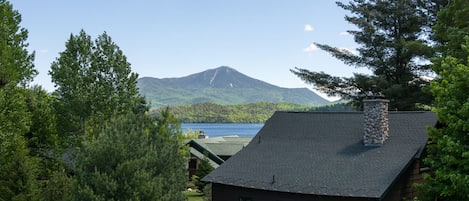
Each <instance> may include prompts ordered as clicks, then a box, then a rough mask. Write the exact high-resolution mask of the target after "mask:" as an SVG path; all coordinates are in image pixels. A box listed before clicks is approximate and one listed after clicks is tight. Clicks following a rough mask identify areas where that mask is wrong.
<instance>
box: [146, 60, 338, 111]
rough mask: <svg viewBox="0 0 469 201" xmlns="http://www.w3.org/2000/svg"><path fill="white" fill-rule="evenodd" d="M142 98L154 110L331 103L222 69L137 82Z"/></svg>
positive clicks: (301, 90) (315, 96)
mask: <svg viewBox="0 0 469 201" xmlns="http://www.w3.org/2000/svg"><path fill="white" fill-rule="evenodd" d="M137 86H138V87H139V89H140V94H142V95H143V96H145V97H146V98H147V101H148V102H150V104H151V106H152V107H153V108H158V107H162V106H168V105H169V106H174V105H187V104H194V103H202V102H211V103H216V104H222V105H234V104H245V103H254V102H272V103H279V102H285V103H295V104H302V105H311V106H312V105H324V104H327V103H329V102H328V101H327V100H326V99H324V98H322V97H320V96H318V95H317V94H316V93H314V92H313V91H311V90H309V89H307V88H282V87H278V86H275V85H272V84H269V83H267V82H264V81H261V80H258V79H254V78H251V77H249V76H246V75H244V74H242V73H240V72H238V71H237V70H235V69H233V68H230V67H226V66H222V67H218V68H214V69H209V70H206V71H203V72H200V73H195V74H192V75H188V76H185V77H180V78H162V79H160V78H152V77H143V78H140V79H138V82H137Z"/></svg>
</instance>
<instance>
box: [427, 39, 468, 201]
mask: <svg viewBox="0 0 469 201" xmlns="http://www.w3.org/2000/svg"><path fill="white" fill-rule="evenodd" d="M466 41H467V42H466V45H465V47H464V49H465V52H466V54H467V53H469V36H468V37H466ZM466 62H469V58H468V59H467V60H466ZM435 71H436V72H437V73H438V75H439V76H440V79H439V80H438V81H434V82H432V90H431V91H432V93H433V94H434V95H435V111H436V113H437V115H438V119H439V121H440V122H441V123H442V124H444V126H443V127H441V128H430V133H429V135H430V144H429V146H428V151H429V156H428V157H427V158H426V159H425V162H426V164H428V165H429V166H430V167H431V168H432V173H433V175H432V176H430V175H426V177H425V181H426V183H425V185H424V187H422V189H423V193H422V199H424V200H434V199H435V198H437V199H438V200H461V201H462V200H468V199H469V146H468V145H469V136H468V135H467V133H469V122H468V119H469V95H468V94H467V91H468V90H469V85H468V84H467V83H469V78H468V76H467V75H469V66H468V65H467V64H461V63H459V62H458V59H457V58H454V57H450V56H448V57H446V58H445V59H443V60H442V61H441V62H440V63H439V64H438V65H435Z"/></svg>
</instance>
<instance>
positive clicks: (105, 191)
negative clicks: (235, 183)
mask: <svg viewBox="0 0 469 201" xmlns="http://www.w3.org/2000/svg"><path fill="white" fill-rule="evenodd" d="M0 19H2V20H0V33H2V34H0V200H1V201H6V200H16V201H46V200H47V201H55V200H56V201H74V200H102V201H104V200H168V201H169V200H171V201H173V200H175V201H184V200H186V198H185V196H184V195H183V193H182V191H183V190H184V189H185V187H186V182H187V176H186V168H185V165H186V162H187V156H188V155H189V153H188V149H187V147H186V146H185V145H184V140H183V136H182V133H181V129H180V125H179V122H178V121H177V120H176V119H175V118H174V117H173V116H171V115H170V113H169V111H165V112H163V113H162V115H160V116H159V117H157V118H155V117H151V116H149V115H148V114H147V111H148V107H147V104H146V103H145V100H144V98H143V97H142V96H140V95H139V93H138V88H137V86H136V83H137V77H138V76H137V74H136V73H133V72H132V71H131V68H130V63H128V62H127V60H126V57H125V55H124V54H123V52H122V51H121V50H120V48H119V47H118V46H117V44H115V43H114V42H113V41H112V39H111V37H110V36H109V35H107V34H106V33H103V34H101V35H99V36H98V37H97V38H96V39H95V40H92V39H91V36H90V35H88V34H86V33H85V31H83V30H82V31H81V32H80V33H79V34H78V35H75V34H71V35H70V38H69V39H68V40H67V41H66V43H65V50H63V51H62V52H60V53H59V56H58V57H56V59H55V61H54V62H53V63H52V64H51V69H50V71H49V75H51V78H52V82H53V83H54V84H55V86H56V91H55V92H54V93H47V92H46V91H45V90H44V89H42V88H41V87H39V86H30V83H31V81H33V79H34V76H35V75H37V73H38V72H37V71H36V70H35V69H34V63H33V60H34V53H30V52H28V49H27V47H28V44H27V42H26V39H27V37H28V32H27V30H26V29H24V28H21V27H20V22H21V15H20V14H19V13H18V11H16V10H13V6H12V5H11V4H10V3H9V2H7V1H5V0H0Z"/></svg>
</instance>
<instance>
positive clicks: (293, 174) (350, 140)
mask: <svg viewBox="0 0 469 201" xmlns="http://www.w3.org/2000/svg"><path fill="white" fill-rule="evenodd" d="M435 124H436V116H435V115H434V114H433V113H431V112H390V113H389V134H390V138H389V139H388V140H387V141H386V142H385V143H384V145H382V146H379V147H369V146H364V145H363V143H362V139H363V113H358V112H357V113H315V112H309V113H308V112H300V113H294V112H276V113H275V114H274V115H273V116H272V117H271V118H270V119H269V120H268V121H267V122H266V123H265V125H264V127H263V128H262V129H261V130H260V131H259V133H258V134H257V135H256V136H255V137H254V139H253V140H252V141H251V142H250V143H249V144H248V145H247V146H246V147H245V148H244V149H242V150H241V151H240V152H238V153H237V154H236V155H234V156H233V157H231V158H230V159H229V160H227V161H226V162H225V163H224V164H222V165H221V166H220V167H218V168H217V169H216V170H215V171H213V172H212V173H210V174H209V175H208V176H207V177H205V178H204V180H205V181H209V182H214V183H220V184H226V185H233V186H240V187H247V188H255V189H264V190H273V191H281V192H294V193H303V194H316V195H332V196H345V197H348V196H353V197H369V198H380V197H381V196H383V194H385V192H386V191H387V190H388V188H389V187H390V186H391V184H392V183H393V182H394V181H395V180H396V179H397V178H398V177H399V175H400V174H401V173H402V172H403V171H404V170H405V168H406V167H407V165H408V164H409V163H410V162H412V161H413V159H414V157H415V155H416V154H418V153H419V151H420V150H421V149H422V148H423V147H424V146H425V143H426V141H427V134H426V126H434V125H435Z"/></svg>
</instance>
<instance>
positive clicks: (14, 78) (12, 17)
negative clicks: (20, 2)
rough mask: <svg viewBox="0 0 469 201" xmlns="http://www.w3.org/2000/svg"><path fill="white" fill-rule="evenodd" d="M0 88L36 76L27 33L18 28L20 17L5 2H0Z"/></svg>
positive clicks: (24, 82) (23, 81) (23, 29)
mask: <svg viewBox="0 0 469 201" xmlns="http://www.w3.org/2000/svg"><path fill="white" fill-rule="evenodd" d="M0 19H1V21H0V33H1V34H0V88H2V87H4V86H5V85H7V84H11V85H13V86H15V85H17V84H26V83H28V82H29V81H31V80H32V79H33V77H34V76H35V75H36V74H37V72H36V70H35V69H34V64H33V60H34V53H32V54H29V53H28V50H27V49H26V48H27V47H28V43H27V42H26V39H27V38H28V31H27V30H26V29H25V28H22V27H20V23H21V15H20V14H19V13H18V11H16V10H13V6H12V5H11V4H10V3H9V2H8V1H6V0H0Z"/></svg>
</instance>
